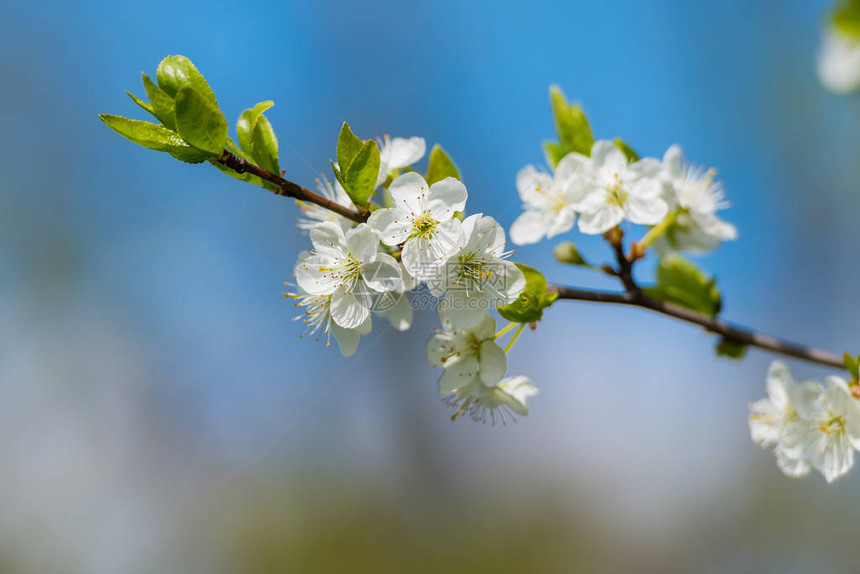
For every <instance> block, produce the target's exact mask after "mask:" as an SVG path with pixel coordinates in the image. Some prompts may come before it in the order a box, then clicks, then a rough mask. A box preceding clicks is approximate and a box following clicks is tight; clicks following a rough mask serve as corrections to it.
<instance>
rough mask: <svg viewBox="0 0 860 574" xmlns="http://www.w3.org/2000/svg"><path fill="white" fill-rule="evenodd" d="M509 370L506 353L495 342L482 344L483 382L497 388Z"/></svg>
mask: <svg viewBox="0 0 860 574" xmlns="http://www.w3.org/2000/svg"><path fill="white" fill-rule="evenodd" d="M507 370H508V359H507V357H505V352H504V351H503V350H502V348H501V347H500V346H498V345H497V344H496V343H495V342H494V341H484V342H483V343H481V382H483V383H484V384H485V385H487V386H488V387H492V386H495V385H496V383H498V382H499V381H501V380H502V377H504V376H505V373H506V372H507Z"/></svg>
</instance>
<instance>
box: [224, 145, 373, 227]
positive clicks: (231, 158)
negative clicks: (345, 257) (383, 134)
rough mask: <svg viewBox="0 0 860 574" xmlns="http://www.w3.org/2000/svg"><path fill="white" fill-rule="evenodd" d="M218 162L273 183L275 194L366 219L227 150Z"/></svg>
mask: <svg viewBox="0 0 860 574" xmlns="http://www.w3.org/2000/svg"><path fill="white" fill-rule="evenodd" d="M215 161H217V162H218V163H220V164H223V165H225V166H227V167H229V168H230V169H232V170H234V171H235V172H236V173H250V174H252V175H256V176H257V177H259V178H260V179H264V180H266V181H268V182H270V183H274V184H275V185H276V186H278V187H277V189H274V190H271V191H272V193H274V194H275V195H282V196H284V197H292V198H294V199H297V200H299V201H306V202H308V203H313V204H316V205H319V206H320V207H324V208H325V209H328V210H329V211H333V212H335V213H337V214H338V215H342V216H344V217H346V218H347V219H351V220H352V221H355V222H357V223H361V222H363V221H367V214H364V213H359V212H358V211H353V210H352V209H349V208H348V207H344V206H343V205H340V204H339V203H335V202H334V201H332V200H330V199H326V198H325V197H323V196H321V195H320V194H318V193H314V192H313V191H311V190H309V189H308V188H306V187H302V186H301V185H299V184H297V183H293V182H292V181H289V180H287V179H284V178H282V177H281V176H279V175H276V174H274V173H271V172H269V171H266V170H265V169H263V168H261V167H258V166H256V165H254V164H252V163H250V162H248V161H246V160H244V159H242V158H240V157H238V156H236V155H234V154H232V153H230V152H229V151H226V150H225V151H224V153H222V154H221V155H220V156H219V157H218V159H216V160H215Z"/></svg>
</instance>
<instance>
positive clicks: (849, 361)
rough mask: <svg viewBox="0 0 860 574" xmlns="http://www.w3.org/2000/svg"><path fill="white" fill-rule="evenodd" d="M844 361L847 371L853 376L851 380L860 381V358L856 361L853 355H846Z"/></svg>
mask: <svg viewBox="0 0 860 574" xmlns="http://www.w3.org/2000/svg"><path fill="white" fill-rule="evenodd" d="M842 361H843V363H844V365H845V370H846V371H848V372H849V373H850V374H851V378H852V379H853V380H855V381H856V380H858V379H860V357H857V358H856V359H855V358H854V357H852V356H851V353H845V355H843V357H842Z"/></svg>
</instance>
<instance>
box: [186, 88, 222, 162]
mask: <svg viewBox="0 0 860 574" xmlns="http://www.w3.org/2000/svg"><path fill="white" fill-rule="evenodd" d="M176 128H177V131H178V132H179V135H181V136H182V139H184V140H185V141H187V142H188V143H189V144H191V145H193V146H194V147H196V148H198V149H201V150H203V151H206V152H209V154H210V155H211V156H218V155H221V153H222V152H223V151H224V144H226V143H227V131H228V130H229V126H228V125H227V118H225V117H224V114H222V113H221V110H219V109H218V107H217V106H216V105H215V104H213V103H212V102H211V101H209V100H208V99H206V98H205V97H204V96H203V95H201V94H200V92H198V91H197V90H195V89H194V88H190V87H187V86H186V87H184V88H182V89H181V90H179V91H178V92H177V94H176Z"/></svg>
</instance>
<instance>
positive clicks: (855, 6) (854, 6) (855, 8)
mask: <svg viewBox="0 0 860 574" xmlns="http://www.w3.org/2000/svg"><path fill="white" fill-rule="evenodd" d="M831 21H832V25H833V27H834V28H836V30H837V31H838V32H840V33H842V34H845V35H846V36H850V37H852V38H860V0H842V1H841V2H839V4H838V5H837V7H836V10H835V11H834V12H833V15H832V16H831Z"/></svg>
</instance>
